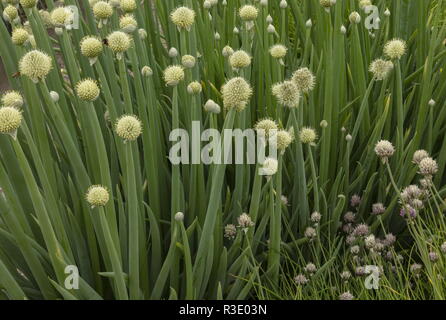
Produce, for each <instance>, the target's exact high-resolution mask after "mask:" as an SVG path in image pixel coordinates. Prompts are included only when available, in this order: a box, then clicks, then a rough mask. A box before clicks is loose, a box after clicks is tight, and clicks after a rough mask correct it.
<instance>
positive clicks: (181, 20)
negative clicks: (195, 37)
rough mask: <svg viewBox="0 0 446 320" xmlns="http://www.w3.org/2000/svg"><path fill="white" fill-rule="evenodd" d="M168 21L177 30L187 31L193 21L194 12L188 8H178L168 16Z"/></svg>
mask: <svg viewBox="0 0 446 320" xmlns="http://www.w3.org/2000/svg"><path fill="white" fill-rule="evenodd" d="M170 19H171V20H172V22H173V23H174V24H175V25H176V26H177V27H178V29H185V30H187V31H189V30H190V28H191V27H192V25H193V24H194V21H195V11H194V10H192V9H189V8H188V7H179V8H177V9H175V10H174V11H173V12H172V13H171V14H170Z"/></svg>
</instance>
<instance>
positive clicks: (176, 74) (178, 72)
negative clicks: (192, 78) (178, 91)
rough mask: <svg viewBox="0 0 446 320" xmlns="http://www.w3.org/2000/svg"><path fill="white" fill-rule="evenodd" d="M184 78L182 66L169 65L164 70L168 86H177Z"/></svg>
mask: <svg viewBox="0 0 446 320" xmlns="http://www.w3.org/2000/svg"><path fill="white" fill-rule="evenodd" d="M183 79H184V69H183V67H182V66H178V65H174V66H169V67H167V68H166V69H165V70H164V81H165V82H166V85H168V86H176V85H177V84H178V83H179V82H180V81H182V80H183Z"/></svg>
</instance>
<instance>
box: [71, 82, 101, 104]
mask: <svg viewBox="0 0 446 320" xmlns="http://www.w3.org/2000/svg"><path fill="white" fill-rule="evenodd" d="M100 92H101V91H100V89H99V86H98V84H97V82H96V81H95V80H93V79H85V80H81V81H79V82H78V83H77V85H76V93H77V95H78V97H79V99H81V100H83V101H89V102H93V101H95V100H96V99H97V98H98V97H99V94H100Z"/></svg>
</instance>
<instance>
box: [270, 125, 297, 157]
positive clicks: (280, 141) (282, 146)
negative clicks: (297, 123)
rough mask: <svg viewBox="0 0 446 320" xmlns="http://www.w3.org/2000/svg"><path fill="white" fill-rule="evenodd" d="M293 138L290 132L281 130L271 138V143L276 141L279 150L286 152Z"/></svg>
mask: <svg viewBox="0 0 446 320" xmlns="http://www.w3.org/2000/svg"><path fill="white" fill-rule="evenodd" d="M293 140H294V138H293V135H292V134H291V133H290V132H288V131H286V130H279V131H277V132H276V133H275V134H274V135H273V136H272V137H271V138H270V143H272V142H275V143H276V144H277V150H279V151H280V152H282V153H284V152H285V150H286V149H287V148H288V147H289V146H290V144H291V143H292V142H293Z"/></svg>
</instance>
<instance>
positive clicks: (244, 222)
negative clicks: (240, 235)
mask: <svg viewBox="0 0 446 320" xmlns="http://www.w3.org/2000/svg"><path fill="white" fill-rule="evenodd" d="M237 222H238V226H239V228H242V229H243V230H244V231H246V229H248V228H250V227H253V226H254V225H255V223H254V222H253V221H252V220H251V217H250V216H249V215H248V214H247V213H242V214H241V215H240V216H239V217H238V218H237Z"/></svg>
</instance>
